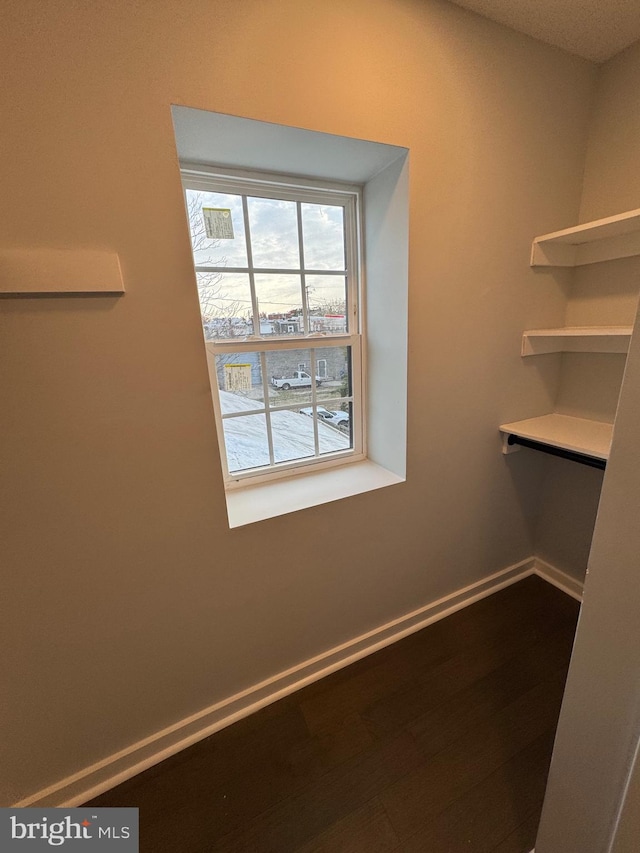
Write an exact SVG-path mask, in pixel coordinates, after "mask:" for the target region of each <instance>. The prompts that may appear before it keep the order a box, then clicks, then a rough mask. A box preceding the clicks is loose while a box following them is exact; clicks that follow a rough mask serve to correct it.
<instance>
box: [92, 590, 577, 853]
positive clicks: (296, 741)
mask: <svg viewBox="0 0 640 853" xmlns="http://www.w3.org/2000/svg"><path fill="white" fill-rule="evenodd" d="M577 615H578V603H577V602H575V601H574V600H573V599H571V598H569V597H568V596H566V595H565V594H564V593H562V592H560V591H558V590H557V589H555V588H554V587H552V586H550V585H549V584H547V583H546V582H545V581H542V580H540V579H539V578H537V577H529V578H526V579H525V580H523V581H521V582H519V583H517V584H514V585H513V586H510V587H507V588H506V589H504V590H502V591H500V592H498V593H496V594H495V595H492V596H490V597H489V598H486V599H483V600H482V601H479V602H477V603H476V604H473V605H471V606H470V607H467V608H465V609H464V610H461V611H459V612H458V613H455V614H453V615H452V616H449V617H448V618H447V619H443V620H442V621H440V622H436V623H435V624H433V625H430V626H429V627H428V628H425V629H424V630H422V631H420V632H419V633H416V634H413V635H411V636H410V637H407V638H406V639H404V640H401V641H400V642H398V643H395V644H394V645H393V646H389V647H387V648H385V649H383V650H382V651H380V652H377V653H376V654H374V655H370V656H369V657H367V658H365V659H363V660H361V661H358V662H357V663H355V664H353V665H351V666H349V667H347V668H346V669H343V670H340V671H339V672H336V673H334V674H333V675H331V676H329V677H327V678H325V679H323V680H322V681H319V682H316V683H315V684H312V685H310V686H309V687H306V688H304V689H303V690H301V691H299V692H298V693H295V694H293V695H291V696H289V697H287V698H285V699H282V700H281V701H279V702H277V703H275V704H273V705H270V706H269V707H267V708H264V709H263V710H262V711H260V712H258V713H257V714H254V715H253V716H251V717H248V718H246V719H244V720H241V721H240V722H238V723H236V724H235V725H233V726H230V727H229V728H227V729H224V730H222V731H220V732H218V733H217V734H215V735H212V736H211V737H209V738H207V739H206V740H204V741H201V742H200V743H198V744H196V745H195V746H192V747H191V748H189V749H187V750H184V751H183V752H181V753H179V754H178V755H175V756H173V757H172V758H170V759H168V760H167V761H165V762H163V763H162V764H159V765H157V766H156V767H153V768H151V769H150V770H148V771H146V772H145V773H142V774H141V775H139V776H137V777H135V778H134V779H131V780H129V781H128V782H125V783H124V784H122V785H120V786H119V787H118V788H115V789H114V790H112V791H109V792H107V793H105V794H103V795H102V796H100V797H98V798H96V799H94V800H93V801H92V804H93V805H95V806H137V807H139V809H140V836H141V841H140V849H141V851H143V853H174V851H175V853H182V851H185V853H218V852H219V853H230V852H231V851H236V853H239V851H243V853H247V851H249V852H250V853H266V852H267V851H268V852H269V853H287V851H291V853H294V851H295V853H329V851H331V853H337V851H339V853H392V851H398V853H400V852H402V853H414V852H415V853H459V851H464V853H529V851H530V850H531V848H532V847H533V844H534V841H535V835H536V830H537V825H538V820H539V816H540V809H541V807H542V798H543V795H544V789H545V784H546V777H547V771H548V766H549V760H550V757H551V749H552V746H553V737H554V733H555V727H556V723H557V717H558V713H559V710H560V702H561V699H562V692H563V689H564V681H565V677H566V671H567V667H568V664H569V656H570V653H571V646H572V641H573V634H574V631H575V625H576V619H577Z"/></svg>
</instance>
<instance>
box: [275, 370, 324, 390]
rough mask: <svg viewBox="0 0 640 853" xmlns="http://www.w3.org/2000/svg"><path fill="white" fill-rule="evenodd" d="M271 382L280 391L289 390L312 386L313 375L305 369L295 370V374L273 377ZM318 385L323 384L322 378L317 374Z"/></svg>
mask: <svg viewBox="0 0 640 853" xmlns="http://www.w3.org/2000/svg"><path fill="white" fill-rule="evenodd" d="M271 384H272V385H273V387H274V388H277V389H278V390H279V391H288V390H289V389H290V388H311V376H310V375H309V374H308V373H305V372H304V370H294V371H293V376H287V377H280V378H279V379H278V377H277V376H272V377H271ZM316 385H322V378H321V377H320V376H316Z"/></svg>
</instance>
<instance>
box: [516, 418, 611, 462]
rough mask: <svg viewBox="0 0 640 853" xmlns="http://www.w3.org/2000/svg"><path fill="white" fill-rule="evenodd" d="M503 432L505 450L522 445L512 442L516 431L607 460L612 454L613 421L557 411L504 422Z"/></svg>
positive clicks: (541, 441)
mask: <svg viewBox="0 0 640 853" xmlns="http://www.w3.org/2000/svg"><path fill="white" fill-rule="evenodd" d="M500 432H501V433H502V434H503V446H502V452H503V453H511V452H513V451H514V450H517V449H518V448H517V446H516V447H514V446H512V445H510V444H509V436H512V435H513V436H516V437H517V438H523V439H527V440H529V441H533V442H537V443H540V444H544V445H548V446H549V447H553V448H558V449H559V450H564V451H568V452H569V453H577V454H580V455H583V456H590V457H593V458H594V459H604V460H606V459H608V458H609V449H610V447H611V435H612V433H613V424H609V423H601V422H600V421H591V420H587V419H586V418H574V417H571V416H570V415H560V414H557V413H554V414H550V415H542V417H539V418H529V419H528V420H524V421H514V422H513V423H510V424H502V425H501V426H500Z"/></svg>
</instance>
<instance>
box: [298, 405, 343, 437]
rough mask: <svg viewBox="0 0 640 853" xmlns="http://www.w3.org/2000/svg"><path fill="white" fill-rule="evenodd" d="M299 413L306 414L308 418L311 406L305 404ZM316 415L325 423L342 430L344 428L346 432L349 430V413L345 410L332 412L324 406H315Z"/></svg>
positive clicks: (310, 414) (310, 415)
mask: <svg viewBox="0 0 640 853" xmlns="http://www.w3.org/2000/svg"><path fill="white" fill-rule="evenodd" d="M299 411H300V414H301V415H308V416H309V417H310V418H311V417H313V407H312V406H305V407H304V408H303V409H300V410H299ZM316 413H317V417H318V418H319V419H320V420H321V421H324V422H325V423H327V424H331V425H332V426H335V427H340V428H341V429H342V430H344V429H345V426H346V430H347V432H348V430H349V415H348V414H347V413H346V412H332V411H330V410H329V409H325V408H324V406H317V407H316Z"/></svg>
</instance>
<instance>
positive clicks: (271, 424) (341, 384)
mask: <svg viewBox="0 0 640 853" xmlns="http://www.w3.org/2000/svg"><path fill="white" fill-rule="evenodd" d="M216 192H218V190H216V188H215V182H212V189H211V194H212V195H213V197H214V199H215V201H216V202H217V201H218V196H215V193H216ZM277 196H278V193H277V191H276V192H275V193H274V196H273V197H270V196H268V195H265V194H264V193H263V195H262V198H259V199H256V198H254V197H253V196H252V194H251V192H250V191H249V190H244V189H243V190H241V191H240V190H238V191H236V193H235V194H234V198H235V199H236V203H235V209H236V215H237V210H239V208H240V206H241V208H242V214H243V215H242V227H241V228H238V231H239V232H244V233H243V234H241V233H238V234H237V237H238V238H240V237H244V242H245V245H246V259H247V263H246V266H239V267H235V266H234V267H229V266H227V265H226V263H225V261H224V260H223V259H222V262H221V263H220V264H218V265H217V264H215V263H213V264H212V263H211V262H210V261H211V247H210V246H208V247H207V249H208V252H209V255H208V257H207V258H206V260H205V262H204V263H203V264H200V265H198V266H196V270H197V272H198V275H199V276H200V279H201V280H205V279H206V280H208V282H209V290H208V293H205V294H203V296H202V297H201V306H202V309H203V310H202V314H203V327H204V328H205V338H206V339H207V340H208V347H210V348H211V352H212V354H213V353H218V354H217V355H215V356H214V358H215V361H216V362H218V361H220V359H222V362H223V363H224V365H225V367H224V369H225V370H226V371H227V374H228V376H231V375H232V374H233V375H234V376H236V379H235V380H234V381H236V382H237V381H239V380H238V379H237V377H238V376H239V375H240V374H239V371H240V370H241V369H244V370H245V371H246V364H252V363H253V361H255V362H256V363H255V364H254V367H253V368H251V370H250V371H249V372H250V373H252V372H256V369H257V375H256V376H255V377H253V378H250V379H247V378H246V377H245V382H248V383H250V385H251V387H250V388H249V389H248V390H247V391H246V392H242V393H246V395H247V397H248V398H249V399H250V400H251V403H250V405H249V406H248V409H247V406H245V407H244V408H241V409H238V410H233V409H234V408H235V406H236V405H238V404H233V403H230V402H229V400H228V397H229V394H230V393H231V392H230V391H229V387H230V385H229V382H230V380H229V381H228V382H227V386H225V385H224V384H223V383H222V382H221V381H218V382H217V383H216V384H217V386H218V389H219V391H218V393H217V394H216V396H217V405H216V410H217V412H218V414H217V417H218V418H219V419H220V420H219V423H220V425H221V426H222V435H221V438H222V442H221V444H223V445H224V447H225V451H224V453H225V457H226V459H225V462H226V464H225V468H226V469H227V470H228V472H229V474H230V475H231V476H232V477H233V479H238V478H239V477H242V475H243V474H248V475H251V474H253V473H254V472H255V471H258V473H259V472H260V471H261V470H265V469H268V470H269V469H270V470H276V469H282V468H283V467H284V468H287V467H291V465H297V464H301V463H304V462H305V461H312V460H316V461H320V460H321V459H322V458H324V459H326V458H327V456H329V457H330V456H332V455H334V456H335V454H336V453H344V452H350V453H353V452H354V450H356V447H355V441H354V429H353V416H354V410H355V409H356V408H358V409H359V403H358V402H357V401H356V399H355V397H354V396H353V392H354V389H353V387H352V382H351V377H352V373H353V370H354V364H353V359H352V353H353V352H356V351H358V353H359V348H360V340H359V336H358V335H357V334H354V331H355V330H354V329H353V328H352V323H353V322H354V318H356V317H357V310H355V309H354V306H357V279H356V278H355V268H354V252H353V247H354V245H357V244H356V242H355V239H354V238H355V232H354V228H355V219H354V216H353V212H352V213H350V214H349V215H347V210H348V209H349V210H351V209H353V210H355V207H354V206H353V202H351V206H350V203H349V202H344V203H343V204H341V205H340V204H333V205H331V206H330V209H329V217H330V218H331V221H330V222H329V225H328V226H327V224H326V222H325V223H324V226H325V231H324V232H321V230H319V232H318V233H319V234H320V237H317V242H316V245H313V240H314V234H313V226H312V225H310V224H309V223H312V222H313V221H314V220H315V221H316V222H321V221H323V216H324V215H325V212H324V210H323V205H322V204H321V203H319V202H318V203H316V202H310V201H308V200H306V199H305V201H301V200H299V199H296V200H295V203H291V202H289V203H283V204H277V203H272V204H270V202H276V201H277ZM219 197H220V198H225V197H223V196H219ZM228 197H229V198H231V197H232V196H231V195H229V196H228ZM225 200H226V198H225ZM252 205H254V206H253V211H252V209H251V206H252ZM303 205H304V207H303ZM325 207H326V206H325ZM283 212H284V215H285V218H286V219H287V220H288V223H287V226H286V230H288V235H289V236H287V237H286V240H285V242H286V246H285V252H284V255H283V257H282V258H280V257H279V256H278V252H279V248H278V245H277V243H278V239H279V237H278V234H279V232H278V224H277V222H276V221H275V219H277V217H278V216H279V215H281V214H283ZM252 213H253V216H252ZM294 215H295V229H294V231H295V243H296V244H297V245H296V252H297V257H296V255H295V254H292V248H293V245H294V243H293V242H292V235H293V233H294V232H293V231H292V225H293V222H294ZM325 218H326V217H325ZM260 219H261V222H260V224H258V223H259V220H260ZM338 220H341V233H340V235H339V236H338V230H337V226H336V222H337V221H338ZM305 225H306V229H305ZM252 227H253V228H252ZM255 229H257V232H256V233H257V237H256V238H255V239H254V231H255ZM255 240H257V243H256V242H255ZM287 241H288V242H287ZM237 242H240V241H239V240H238V241H236V244H237ZM327 243H331V253H330V256H329V255H328V256H327V260H326V261H323V259H322V249H323V245H325V244H327ZM256 245H257V246H258V247H259V251H258V256H257V262H258V265H257V266H256V254H255V247H256ZM308 247H310V254H311V256H312V264H311V265H310V267H309V268H307V267H306V256H305V255H306V253H305V249H306V248H308ZM350 247H351V251H350ZM200 257H202V256H200ZM236 257H238V254H237V251H236V252H235V256H234V260H235V258H236ZM194 260H196V261H197V260H198V258H197V256H195V246H194ZM274 260H276V261H277V263H276V264H274V266H267V264H268V263H273V261H274ZM296 265H297V268H296ZM232 274H236V275H237V276H242V277H244V280H245V281H247V283H248V285H249V287H248V290H249V294H247V296H244V297H243V300H242V305H243V307H242V308H241V309H239V308H238V307H237V305H232V306H231V309H232V310H230V309H229V303H233V302H234V300H233V298H232V296H227V295H226V292H225V293H223V292H222V291H221V290H219V291H215V292H214V291H213V289H212V287H211V283H212V282H214V283H215V282H217V281H220V282H224V281H231V279H228V278H225V276H226V277H228V276H229V275H232ZM218 276H219V278H217V277H218ZM214 277H215V278H214ZM238 280H240V278H239V279H238ZM201 289H202V288H201ZM227 289H228V288H227ZM234 293H235V291H234ZM296 293H297V294H298V298H297V299H296V296H295V294H296ZM204 296H207V298H208V301H206V300H204ZM216 297H217V300H218V301H217V303H216V306H217V309H218V310H217V313H218V316H217V317H205V311H204V308H205V304H206V305H208V306H210V304H211V302H212V299H213V301H215V298H216ZM225 302H226V310H223V309H224V308H225ZM235 302H237V303H239V300H235ZM221 306H222V308H221ZM233 309H235V310H236V313H237V314H238V316H236V317H231V316H223V315H225V314H232V313H233ZM272 309H273V310H272ZM212 313H214V312H212V310H211V308H210V307H209V314H212ZM207 324H208V325H207ZM309 335H316V336H317V335H322V337H323V338H324V341H323V345H321V346H317V345H316V346H312V347H309V344H310V343H311V340H313V338H309ZM334 336H337V337H340V336H342V337H343V338H345V340H344V343H343V344H342V345H340V344H337V342H336V343H332V346H331V347H329V346H328V341H329V339H331V338H332V337H334ZM234 338H235V339H236V340H235V341H234V340H233V339H234ZM287 339H288V340H289V341H291V343H290V344H288V345H287V344H286V343H285V341H286V340H287ZM296 339H297V340H298V341H299V344H298V346H299V347H301V348H300V349H298V350H296V349H294V348H292V347H291V344H293V342H294V341H295V340H296ZM243 340H244V342H245V343H244V345H242V341H243ZM250 340H251V343H249V341H250ZM278 341H282V342H283V344H284V347H283V346H282V345H280V344H279V343H278ZM318 343H319V341H318ZM236 344H241V345H242V348H241V349H236ZM262 344H264V345H262ZM354 345H355V349H354ZM249 348H251V349H252V350H253V354H251V353H250V352H249ZM341 351H343V352H344V353H346V354H347V355H346V357H345V356H343V357H342V364H341V366H340V367H339V368H338V367H336V364H337V361H338V360H339V353H340V352H341ZM233 352H235V362H236V364H235V367H233V368H232V367H230V366H229V365H230V364H231V361H233V359H231V355H232V354H233ZM278 353H279V354H280V356H279V358H280V360H281V363H282V364H287V370H285V371H284V373H286V374H287V375H283V376H280V377H276V376H275V375H273V376H272V370H271V366H270V362H272V360H273V358H274V357H275V355H276V354H278ZM230 359H231V360H230ZM357 363H358V365H359V363H360V357H359V355H358V358H357ZM243 364H244V365H245V367H244V368H243ZM258 365H259V367H258ZM304 365H307V369H306V370H305V369H304ZM294 368H295V369H296V372H295V374H294V370H293V369H294ZM358 371H359V368H358ZM247 375H248V374H247ZM218 377H220V368H218ZM287 379H289V380H291V381H289V382H287V381H286V380H287ZM323 383H328V386H329V387H326V388H324V389H322V391H321V393H320V394H319V393H318V390H319V389H320V387H321V386H322V384H323ZM212 384H213V375H212ZM223 389H224V394H225V395H226V396H225V402H223V397H222V395H223ZM358 389H359V390H358V393H360V382H359V381H358ZM285 398H286V399H285ZM249 399H247V403H248V402H249ZM325 404H326V405H325ZM229 405H231V407H232V409H231V410H230V409H229ZM248 448H249V449H248ZM243 454H244V459H245V461H244V463H243V462H242V458H243Z"/></svg>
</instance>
